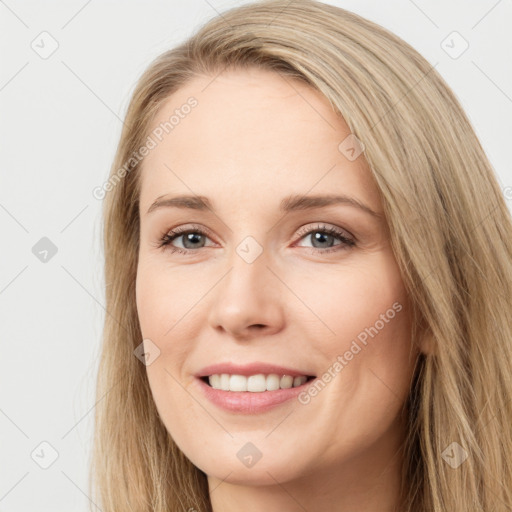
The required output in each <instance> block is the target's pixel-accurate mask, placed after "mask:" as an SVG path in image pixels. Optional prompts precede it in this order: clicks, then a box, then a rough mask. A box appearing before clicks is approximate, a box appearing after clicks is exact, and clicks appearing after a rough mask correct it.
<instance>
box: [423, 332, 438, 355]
mask: <svg viewBox="0 0 512 512" xmlns="http://www.w3.org/2000/svg"><path fill="white" fill-rule="evenodd" d="M419 345H420V346H419V348H420V351H421V352H422V353H423V354H425V355H426V356H433V355H435V353H436V345H435V338H434V335H433V334H432V331H430V329H427V330H426V331H424V332H423V334H422V335H421V339H420V342H419Z"/></svg>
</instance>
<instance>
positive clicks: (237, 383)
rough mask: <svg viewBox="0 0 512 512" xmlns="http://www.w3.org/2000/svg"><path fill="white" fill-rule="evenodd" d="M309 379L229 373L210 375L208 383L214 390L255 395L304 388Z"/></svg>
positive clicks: (301, 376)
mask: <svg viewBox="0 0 512 512" xmlns="http://www.w3.org/2000/svg"><path fill="white" fill-rule="evenodd" d="M307 380H308V378H307V377H306V376H305V375H300V376H298V377H292V376H291V375H283V376H281V377H279V375H277V374H276V373H271V374H270V375H263V374H262V373H259V374H257V375H251V376H249V377H246V376H245V375H229V374H227V373H222V374H216V375H210V376H209V377H208V382H209V383H210V386H211V387H212V388H214V389H221V390H223V391H251V392H253V393H262V392H263V391H274V390H276V389H289V388H291V387H294V388H296V387H297V386H302V384H304V383H305V382H306V381H307Z"/></svg>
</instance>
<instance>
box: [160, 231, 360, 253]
mask: <svg viewBox="0 0 512 512" xmlns="http://www.w3.org/2000/svg"><path fill="white" fill-rule="evenodd" d="M208 234H209V232H208V231H207V230H205V229H204V228H202V227H201V226H191V227H188V228H186V227H185V228H183V227H177V228H174V229H172V230H171V231H166V232H165V233H163V234H162V235H161V236H160V239H159V241H158V242H157V247H158V248H159V249H164V250H169V251H171V252H173V253H174V252H177V253H180V254H190V253H192V252H194V251H195V250H197V249H202V248H203V247H206V245H205V241H206V240H207V239H209V237H208ZM299 235H300V237H301V238H300V239H301V240H302V239H307V238H308V237H309V239H310V240H311V242H312V244H313V245H312V249H313V252H319V253H327V252H336V251H342V250H347V249H350V248H351V247H354V246H355V245H356V243H355V241H354V240H353V239H352V238H350V237H349V236H347V235H348V234H347V233H346V232H345V231H342V230H341V229H339V228H336V227H333V226H326V225H324V224H317V226H316V227H314V228H309V229H303V230H301V231H300V232H299ZM336 240H339V242H340V243H335V241H336ZM174 241H181V247H177V246H176V245H174ZM299 247H304V246H302V245H299Z"/></svg>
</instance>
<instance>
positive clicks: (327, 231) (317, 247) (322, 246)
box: [299, 224, 356, 253]
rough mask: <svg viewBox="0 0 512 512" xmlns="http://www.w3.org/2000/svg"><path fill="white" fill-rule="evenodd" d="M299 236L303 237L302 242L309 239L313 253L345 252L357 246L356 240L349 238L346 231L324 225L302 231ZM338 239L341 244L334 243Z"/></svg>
mask: <svg viewBox="0 0 512 512" xmlns="http://www.w3.org/2000/svg"><path fill="white" fill-rule="evenodd" d="M299 235H301V240H302V239H308V238H309V240H310V241H311V242H312V244H313V246H312V247H313V249H314V251H313V252H320V253H326V252H335V251H343V250H347V249H350V248H351V247H354V246H355V245H356V243H355V240H353V239H352V238H350V237H349V236H347V235H348V233H346V232H345V231H342V230H341V229H339V228H336V227H333V226H326V225H324V224H317V226H316V227H315V228H309V229H305V230H302V231H301V232H300V233H299ZM336 239H338V240H340V242H341V243H337V244H336V243H334V242H335V240H336ZM336 247H337V248H336Z"/></svg>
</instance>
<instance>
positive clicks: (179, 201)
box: [147, 195, 383, 219]
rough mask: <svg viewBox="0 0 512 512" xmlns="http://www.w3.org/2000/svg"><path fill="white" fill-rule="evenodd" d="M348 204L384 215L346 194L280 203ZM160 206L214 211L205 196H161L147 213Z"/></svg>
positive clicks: (283, 207)
mask: <svg viewBox="0 0 512 512" xmlns="http://www.w3.org/2000/svg"><path fill="white" fill-rule="evenodd" d="M336 204H346V205H348V206H353V207H354V208H358V209H360V210H362V211H363V212H365V213H368V214H369V215H371V216H372V217H375V218H377V219H382V218H383V215H382V214H380V213H377V212H375V211H373V210H372V209H371V208H370V207H369V206H367V205H365V204H364V203H362V202H361V201H359V200H358V199H356V198H354V197H350V196H346V195H316V196H301V195H291V196H288V197H285V198H284V199H283V200H282V201H281V203H280V207H279V209H280V211H281V212H283V213H287V212H291V211H297V210H313V209H315V208H324V207H326V206H331V205H336ZM160 208H183V209H191V210H199V211H204V210H210V211H214V208H213V206H212V203H211V201H210V200H209V199H208V198H207V197H205V196H187V195H183V196H175V197H167V196H160V197H158V198H157V199H156V200H155V201H154V203H153V204H152V205H151V206H150V207H149V209H148V211H147V214H148V213H151V212H153V211H155V210H157V209H160Z"/></svg>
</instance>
